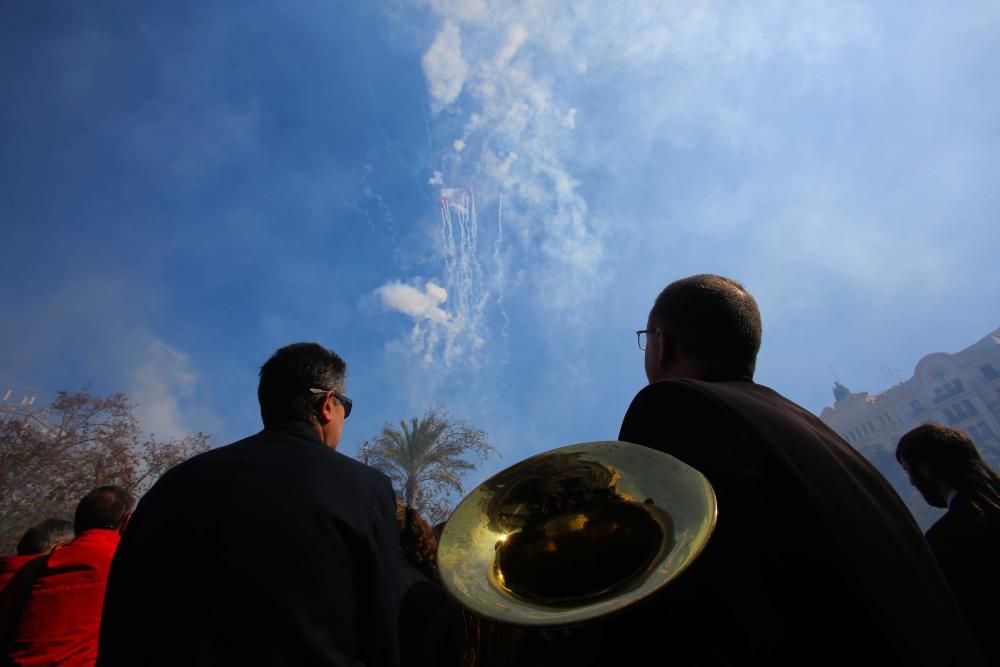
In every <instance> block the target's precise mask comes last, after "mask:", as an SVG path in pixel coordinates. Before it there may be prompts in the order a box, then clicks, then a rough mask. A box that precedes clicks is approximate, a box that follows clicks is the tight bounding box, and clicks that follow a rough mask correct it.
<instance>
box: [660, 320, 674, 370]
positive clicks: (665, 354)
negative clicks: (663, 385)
mask: <svg viewBox="0 0 1000 667" xmlns="http://www.w3.org/2000/svg"><path fill="white" fill-rule="evenodd" d="M676 360H677V346H676V345H674V341H673V339H672V338H671V337H670V334H668V333H667V332H666V331H664V330H663V329H659V328H658V329H657V330H656V365H657V367H659V368H670V367H671V366H673V364H674V362H675V361H676Z"/></svg>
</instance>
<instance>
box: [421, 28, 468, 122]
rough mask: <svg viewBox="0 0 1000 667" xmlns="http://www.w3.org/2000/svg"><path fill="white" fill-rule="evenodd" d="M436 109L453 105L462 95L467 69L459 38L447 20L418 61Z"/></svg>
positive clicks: (456, 31)
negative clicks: (421, 66)
mask: <svg viewBox="0 0 1000 667" xmlns="http://www.w3.org/2000/svg"><path fill="white" fill-rule="evenodd" d="M421 64H422V65H423V68H424V75H425V76H426V77H427V83H428V86H429V88H430V92H431V96H432V97H433V106H434V108H435V110H440V109H442V108H444V107H446V106H448V105H449V104H451V103H452V102H454V101H455V100H456V99H457V98H458V96H459V94H460V93H461V92H462V85H463V84H464V83H465V78H466V76H468V73H469V66H468V65H466V64H465V61H464V60H463V59H462V35H461V32H460V30H459V28H458V26H457V25H456V24H455V23H452V22H451V21H446V22H445V24H444V26H442V28H441V31H440V32H439V33H438V35H437V37H436V38H435V39H434V43H433V44H431V46H430V48H429V49H428V50H427V52H426V53H425V54H424V57H423V59H422V61H421Z"/></svg>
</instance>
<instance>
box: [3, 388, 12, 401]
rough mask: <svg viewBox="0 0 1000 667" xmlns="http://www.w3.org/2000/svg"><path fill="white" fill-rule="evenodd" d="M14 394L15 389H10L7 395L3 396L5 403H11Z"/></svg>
mask: <svg viewBox="0 0 1000 667" xmlns="http://www.w3.org/2000/svg"><path fill="white" fill-rule="evenodd" d="M13 393H14V390H13V389H8V390H7V393H6V394H4V395H3V400H4V402H6V401H9V400H10V395H11V394H13Z"/></svg>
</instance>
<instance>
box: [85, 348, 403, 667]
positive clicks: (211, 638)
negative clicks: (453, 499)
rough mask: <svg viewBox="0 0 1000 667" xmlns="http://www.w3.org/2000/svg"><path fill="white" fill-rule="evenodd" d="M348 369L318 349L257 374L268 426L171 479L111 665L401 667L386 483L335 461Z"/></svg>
mask: <svg viewBox="0 0 1000 667" xmlns="http://www.w3.org/2000/svg"><path fill="white" fill-rule="evenodd" d="M345 372H346V366H345V364H344V362H343V360H342V359H341V358H340V357H339V356H337V354H336V353H334V352H332V351H330V350H327V349H324V348H323V347H321V346H320V345H317V344H315V343H298V344H295V345H289V346H287V347H283V348H281V349H280V350H278V351H277V352H275V353H274V355H273V356H272V357H271V358H270V359H268V360H267V362H266V363H265V364H264V365H263V367H261V370H260V384H259V386H258V390H257V396H258V399H259V402H260V411H261V417H262V419H263V422H264V430H263V431H261V432H260V433H258V434H257V435H254V436H251V437H249V438H246V439H244V440H240V441H239V442H236V443H233V444H231V445H228V446H225V447H221V448H219V449H215V450H212V451H209V452H205V453H204V454H200V455H198V456H196V457H194V458H192V459H189V460H188V461H186V462H184V463H181V464H180V465H178V466H176V467H174V468H173V469H171V470H170V471H168V472H167V473H166V474H165V475H164V476H163V477H162V478H161V479H160V480H159V481H158V482H157V483H156V484H155V485H154V486H153V488H152V489H151V490H150V491H149V492H148V493H147V494H146V496H145V497H144V498H143V499H142V500H141V501H140V503H139V506H138V508H137V509H136V512H135V516H134V517H133V519H132V522H131V524H130V526H129V529H128V530H127V531H126V532H125V535H124V537H123V539H122V544H121V548H120V549H119V551H118V554H117V556H116V557H115V561H114V565H113V566H112V568H111V577H110V580H109V582H108V594H107V603H106V605H105V609H104V623H103V625H102V629H101V630H102V631H101V643H100V655H99V659H98V664H99V665H102V666H104V667H109V666H114V667H117V666H122V667H125V666H127V667H138V666H142V665H170V666H176V665H274V666H289V667H291V666H295V667H309V666H319V665H323V666H327V665H330V666H333V665H338V666H339V665H358V664H364V665H368V666H381V665H396V664H398V662H399V655H398V622H399V530H398V528H397V527H396V521H395V495H394V493H393V490H392V486H391V484H390V482H389V479H388V478H387V477H386V476H385V475H383V474H382V473H380V472H378V471H377V470H375V469H373V468H369V467H368V466H366V465H364V464H362V463H360V462H358V461H355V460H353V459H352V458H350V457H348V456H344V455H342V454H340V453H338V452H337V451H336V447H337V444H338V443H339V441H340V436H341V431H342V428H343V425H344V420H345V419H346V418H347V416H348V415H349V414H350V410H351V405H352V403H351V401H350V399H349V398H348V397H347V396H345V395H344V393H343V392H344V376H345Z"/></svg>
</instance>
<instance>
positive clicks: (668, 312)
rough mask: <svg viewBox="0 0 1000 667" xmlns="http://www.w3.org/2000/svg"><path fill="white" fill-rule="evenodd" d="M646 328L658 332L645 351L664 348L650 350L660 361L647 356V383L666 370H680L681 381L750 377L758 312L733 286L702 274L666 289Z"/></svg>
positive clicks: (741, 290) (747, 295)
mask: <svg viewBox="0 0 1000 667" xmlns="http://www.w3.org/2000/svg"><path fill="white" fill-rule="evenodd" d="M648 328H649V329H652V330H654V331H655V330H657V329H659V330H660V331H661V332H662V336H660V335H654V337H653V340H651V343H650V345H649V347H651V348H656V347H662V348H663V349H662V350H656V349H654V350H653V351H654V357H655V356H656V353H661V354H662V355H663V358H661V359H659V360H657V359H655V358H654V359H652V360H651V359H650V358H649V356H648V355H647V366H646V371H647V374H648V375H650V380H651V381H652V380H654V379H660V377H658V376H662V375H663V372H664V369H668V368H669V367H683V368H684V369H685V372H684V373H682V375H685V376H688V377H694V378H696V379H703V380H725V379H735V378H740V377H747V378H752V377H753V373H754V369H755V367H756V364H757V351H758V350H759V349H760V338H761V324H760V310H759V309H758V308H757V302H756V301H755V300H754V298H753V296H751V295H750V293H749V292H747V291H746V289H744V288H743V285H741V284H740V283H738V282H736V281H735V280H731V279H729V278H724V277H722V276H716V275H712V274H701V275H697V276H691V277H689V278H683V279H681V280H678V281H676V282H673V283H670V284H669V285H667V287H666V288H664V290H663V291H662V292H660V295H659V296H658V297H656V303H654V304H653V309H652V310H651V311H650V313H649V325H648ZM651 363H652V364H653V366H654V367H653V368H652V369H651V367H650V364H651ZM657 364H659V365H660V368H659V369H657V367H656V365H657ZM664 364H666V365H667V366H663V365H664ZM651 371H652V372H651ZM675 375H676V374H675Z"/></svg>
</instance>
